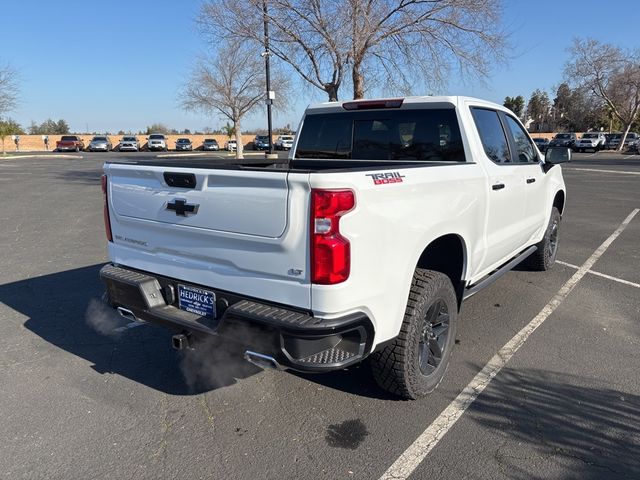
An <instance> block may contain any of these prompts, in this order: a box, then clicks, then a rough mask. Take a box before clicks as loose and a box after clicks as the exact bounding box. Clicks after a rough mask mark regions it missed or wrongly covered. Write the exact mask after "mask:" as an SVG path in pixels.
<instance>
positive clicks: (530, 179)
mask: <svg viewBox="0 0 640 480" xmlns="http://www.w3.org/2000/svg"><path fill="white" fill-rule="evenodd" d="M535 181H536V179H535V178H527V183H533V182H535Z"/></svg>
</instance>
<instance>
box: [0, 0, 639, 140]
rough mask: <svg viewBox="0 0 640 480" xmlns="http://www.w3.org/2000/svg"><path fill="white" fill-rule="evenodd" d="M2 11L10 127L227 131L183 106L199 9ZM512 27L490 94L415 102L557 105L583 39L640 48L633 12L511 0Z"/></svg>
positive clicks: (64, 3)
mask: <svg viewBox="0 0 640 480" xmlns="http://www.w3.org/2000/svg"><path fill="white" fill-rule="evenodd" d="M2 3H3V5H2V6H1V7H0V11H1V12H2V17H3V20H2V27H1V28H0V65H4V64H7V63H9V64H10V65H11V66H12V67H13V68H15V69H16V70H18V71H19V74H20V88H21V99H20V104H19V107H18V108H17V109H16V110H15V111H14V112H12V113H11V114H10V116H11V117H12V118H14V119H15V120H17V121H18V122H20V123H21V124H22V125H23V127H25V128H26V127H28V125H29V124H30V122H31V121H32V120H34V121H36V122H37V123H40V122H42V121H43V120H45V119H47V118H53V119H56V120H57V119H59V118H64V119H65V120H67V122H68V123H69V124H70V126H71V128H72V129H73V130H74V131H85V130H88V131H111V132H116V131H118V130H120V129H123V130H125V131H126V130H133V131H137V130H140V129H144V128H145V127H146V126H147V125H150V124H151V123H154V122H162V123H165V124H167V125H168V126H169V127H171V128H177V129H180V130H181V129H184V128H189V129H191V130H198V129H202V128H204V127H206V126H209V127H213V128H218V127H220V126H221V125H223V124H224V120H222V119H220V118H218V117H207V116H206V115H203V114H195V113H189V112H184V111H183V110H182V109H181V108H180V106H179V104H178V100H177V93H178V91H179V89H180V87H181V85H183V84H184V82H185V81H186V79H187V78H188V76H189V72H190V69H191V67H192V65H193V63H194V61H195V60H196V58H197V57H198V55H200V54H202V53H203V52H205V51H206V48H207V45H206V43H205V40H204V39H203V38H202V37H201V35H200V34H199V33H198V30H197V28H196V26H195V22H194V19H195V18H196V17H197V15H198V11H199V6H200V3H201V0H180V1H176V0H129V1H126V2H125V1H123V0H112V1H110V2H95V1H86V0H85V1H79V0H58V1H55V2H52V1H44V0H40V1H36V0H22V1H19V2H14V1H12V2H2ZM34 12H37V13H34ZM11 19H14V20H13V21H12V20H11ZM503 21H504V25H503V26H504V27H505V29H506V30H508V31H510V32H511V39H510V44H511V48H510V49H509V55H510V57H511V60H510V62H509V64H508V65H507V66H503V67H498V68H496V69H495V70H494V71H493V73H492V75H491V77H490V78H489V79H487V80H486V82H484V84H482V83H480V82H477V81H464V79H461V78H458V76H457V75H452V77H451V78H450V79H449V84H448V85H447V86H445V87H443V88H439V89H432V91H430V92H424V91H416V92H414V93H415V94H427V93H436V94H451V95H472V96H477V97H481V98H484V99H487V100H492V101H495V102H499V103H502V101H503V99H504V97H505V96H507V95H508V96H516V95H523V96H524V97H525V98H526V99H528V98H529V96H530V95H531V92H532V91H533V90H535V89H536V88H541V89H545V90H547V91H549V92H550V93H551V92H552V89H553V87H554V86H557V85H558V84H559V83H560V82H561V81H562V70H563V65H564V63H565V62H566V61H567V56H568V54H567V51H566V48H567V47H568V46H569V45H570V44H571V42H572V39H573V38H574V37H587V36H590V37H593V38H596V39H598V40H601V41H606V42H611V43H613V44H616V45H619V46H623V47H628V48H633V49H635V48H638V47H640V35H639V34H638V30H639V29H640V12H639V10H638V3H637V2H636V1H632V0H613V1H611V2H607V3H606V4H605V3H603V2H602V1H592V0H582V1H573V0H555V1H551V0H537V1H535V2H531V1H524V0H505V1H504V17H503ZM324 100H325V96H324V94H323V93H322V92H320V91H319V90H314V89H313V88H303V89H300V93H299V94H298V96H297V97H296V98H295V99H294V106H293V108H292V109H291V111H290V112H289V113H286V114H283V115H281V116H279V117H277V118H276V119H275V121H274V124H275V126H282V125H285V124H286V123H289V124H292V125H294V126H296V125H297V123H298V121H299V118H300V116H301V115H302V113H303V111H304V107H305V106H306V105H307V104H308V103H311V102H316V101H324ZM265 116H266V115H265V114H263V113H262V112H258V113H257V114H255V115H253V117H252V118H250V119H248V120H247V121H245V122H244V126H245V127H246V128H259V127H264V126H266V119H265Z"/></svg>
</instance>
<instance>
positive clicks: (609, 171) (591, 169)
mask: <svg viewBox="0 0 640 480" xmlns="http://www.w3.org/2000/svg"><path fill="white" fill-rule="evenodd" d="M574 170H578V171H580V172H595V173H599V172H602V173H619V174H621V175H640V172H629V171H625V170H601V169H599V168H574V167H568V168H566V169H565V170H564V171H574Z"/></svg>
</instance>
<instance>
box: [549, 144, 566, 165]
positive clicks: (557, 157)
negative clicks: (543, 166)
mask: <svg viewBox="0 0 640 480" xmlns="http://www.w3.org/2000/svg"><path fill="white" fill-rule="evenodd" d="M570 161H571V149H570V148H567V147H549V148H547V152H546V153H545V155H544V163H548V164H549V165H558V164H559V163H567V162H570Z"/></svg>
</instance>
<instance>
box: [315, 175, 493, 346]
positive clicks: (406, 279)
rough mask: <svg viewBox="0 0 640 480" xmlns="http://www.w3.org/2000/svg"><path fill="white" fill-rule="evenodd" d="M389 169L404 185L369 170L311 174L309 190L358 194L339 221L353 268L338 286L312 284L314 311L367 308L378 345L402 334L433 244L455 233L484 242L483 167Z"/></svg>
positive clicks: (326, 313)
mask: <svg viewBox="0 0 640 480" xmlns="http://www.w3.org/2000/svg"><path fill="white" fill-rule="evenodd" d="M387 171H389V172H398V173H399V174H400V175H402V176H403V177H402V183H393V184H382V185H375V184H374V182H373V179H372V177H371V176H368V175H367V173H369V174H370V173H372V172H349V173H347V172H340V173H317V174H312V175H310V186H311V188H325V189H331V188H351V189H353V190H354V191H355V193H356V206H355V208H354V209H353V210H352V211H350V212H349V213H347V214H345V215H344V216H343V217H342V219H341V221H340V231H341V233H342V235H343V236H344V237H346V238H348V239H349V241H350V242H351V274H350V276H349V278H348V280H347V281H345V282H343V283H341V284H338V285H331V286H324V285H312V288H311V303H312V309H313V311H314V313H315V314H316V315H318V316H322V317H327V318H329V317H332V316H338V315H341V314H344V313H349V312H353V311H364V312H366V313H367V314H368V315H369V317H370V318H371V319H372V321H373V323H374V326H375V329H376V338H375V343H376V344H377V343H380V342H383V341H385V340H388V339H390V338H393V337H395V336H396V335H397V334H398V332H399V330H400V325H401V323H402V319H403V316H404V311H405V306H406V303H407V299H408V295H409V289H410V285H411V279H412V277H413V272H414V270H415V268H416V265H417V263H418V260H419V258H420V255H421V254H422V252H423V250H424V249H425V247H427V246H428V245H429V243H431V242H432V241H433V240H435V239H436V238H438V237H440V236H442V235H447V234H456V235H458V236H460V237H461V238H462V239H463V242H464V243H465V244H466V246H467V248H469V249H476V250H481V249H482V248H484V246H483V241H484V240H483V239H484V237H483V228H484V227H483V226H484V218H485V217H484V214H485V212H484V210H485V201H484V200H483V196H484V195H485V192H486V176H485V174H484V172H483V170H482V168H481V166H480V165H478V164H475V163H460V164H434V165H430V166H419V167H413V168H391V169H389V170H384V171H378V172H387ZM466 257H467V258H472V259H473V258H475V256H474V255H473V254H471V255H466ZM464 268H465V270H468V269H471V270H472V269H473V268H474V266H473V265H465V267H464Z"/></svg>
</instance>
